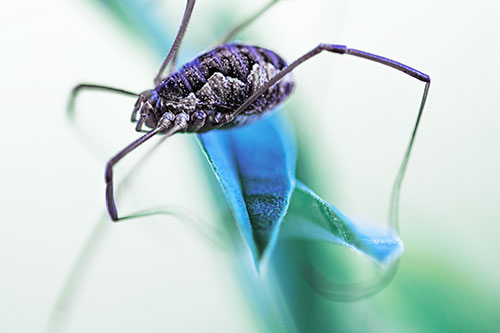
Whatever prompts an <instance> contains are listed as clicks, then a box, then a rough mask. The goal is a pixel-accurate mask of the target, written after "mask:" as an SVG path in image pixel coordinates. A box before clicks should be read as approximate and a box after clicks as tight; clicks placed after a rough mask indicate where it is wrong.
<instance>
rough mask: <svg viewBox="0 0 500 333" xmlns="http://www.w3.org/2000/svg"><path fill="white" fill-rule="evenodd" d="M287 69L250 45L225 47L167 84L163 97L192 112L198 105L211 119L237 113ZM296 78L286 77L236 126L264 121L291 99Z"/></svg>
mask: <svg viewBox="0 0 500 333" xmlns="http://www.w3.org/2000/svg"><path fill="white" fill-rule="evenodd" d="M284 67H286V62H285V61H284V60H283V59H282V58H281V57H280V56H278V55H277V54H275V53H274V52H272V51H270V50H267V49H264V48H260V47H255V46H249V45H241V44H225V45H221V46H218V47H217V48H215V49H213V50H212V51H210V52H207V53H204V54H202V55H200V56H198V57H197V58H196V59H194V60H193V61H191V62H190V63H188V64H186V65H184V66H183V67H182V68H181V69H180V70H179V71H178V72H176V73H174V74H172V75H171V76H169V77H168V78H166V79H165V80H164V87H165V89H164V90H163V91H160V95H162V97H163V98H165V99H167V100H175V101H178V102H179V103H183V104H184V105H185V106H186V107H188V108H189V109H194V108H195V104H197V105H198V108H199V105H203V107H202V110H203V111H205V112H206V113H207V115H210V114H212V113H214V112H230V111H232V110H235V109H236V108H238V106H240V105H241V104H242V103H243V102H245V101H246V100H247V99H248V97H250V96H251V95H252V94H253V93H254V92H255V91H257V89H259V88H260V87H262V86H263V85H264V84H265V83H266V82H267V81H269V79H270V78H272V77H273V76H274V75H276V73H278V72H279V71H281V70H282V69H283V68H284ZM293 86H294V82H293V79H292V76H291V75H290V74H288V75H286V76H285V77H284V78H283V79H281V80H280V81H279V82H277V83H276V84H275V85H274V86H273V87H271V88H270V89H268V90H267V92H266V93H264V94H263V95H262V96H260V97H259V98H258V99H257V100H255V101H254V102H253V103H252V104H251V105H250V106H249V107H248V108H247V109H246V110H245V111H244V112H242V113H241V114H240V115H239V116H238V117H237V118H236V119H235V120H234V121H233V122H232V126H237V125H242V124H244V123H248V122H250V121H253V120H256V119H258V118H260V115H261V114H262V113H264V112H265V111H268V110H271V109H273V108H275V107H276V106H277V105H278V104H280V103H281V102H283V101H284V100H285V99H286V98H287V97H288V95H290V93H291V91H292V89H293Z"/></svg>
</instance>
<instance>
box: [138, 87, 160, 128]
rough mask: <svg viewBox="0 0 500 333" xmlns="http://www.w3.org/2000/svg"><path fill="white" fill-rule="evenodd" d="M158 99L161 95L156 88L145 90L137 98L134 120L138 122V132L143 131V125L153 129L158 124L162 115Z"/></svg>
mask: <svg viewBox="0 0 500 333" xmlns="http://www.w3.org/2000/svg"><path fill="white" fill-rule="evenodd" d="M158 100H159V97H158V94H157V92H156V91H155V90H146V91H143V92H142V93H141V94H140V95H139V98H137V101H136V102H135V106H134V110H133V112H132V122H137V125H136V127H135V130H136V131H137V132H142V126H143V125H146V127H149V128H151V129H153V128H155V127H156V126H157V124H158V121H159V120H160V117H161V112H160V110H159V109H158V104H159V103H158ZM137 116H139V118H138V117H137Z"/></svg>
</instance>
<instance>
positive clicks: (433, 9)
mask: <svg viewBox="0 0 500 333" xmlns="http://www.w3.org/2000/svg"><path fill="white" fill-rule="evenodd" d="M264 3H265V1H260V0H259V1H255V2H252V3H250V2H245V1H229V0H224V1H215V0H205V1H202V0H200V1H199V3H198V4H197V5H196V8H195V11H194V14H193V19H192V24H191V25H190V27H189V30H188V34H187V36H186V38H187V40H189V41H190V42H189V43H186V48H185V49H184V50H183V52H182V54H181V58H182V59H184V60H189V59H190V58H192V57H193V56H195V55H196V54H197V53H199V52H201V51H202V50H204V49H208V48H210V47H211V46H212V45H214V43H215V42H216V40H217V39H218V38H219V37H220V36H221V35H222V34H223V33H224V32H225V31H226V30H227V29H228V27H230V26H231V24H233V23H236V22H238V21H239V19H241V18H243V17H245V13H248V12H250V11H253V10H254V9H256V8H258V7H259V6H260V5H262V4H264ZM157 5H160V8H161V9H159V10H158V16H159V17H164V24H165V27H166V29H169V30H170V31H175V29H176V27H177V25H178V23H179V21H180V18H181V16H182V10H183V8H184V1H180V0H179V1H175V2H174V1H160V2H157V1H145V2H144V6H145V8H152V7H153V6H157ZM153 8H156V7H153ZM499 10H500V3H498V2H496V1H480V2H478V3H475V4H474V5H472V4H469V3H465V2H456V1H455V2H452V1H441V2H433V1H420V2H418V3H412V4H410V3H405V2H400V1H373V2H365V1H325V0H317V1H302V0H283V1H282V2H281V3H279V4H278V5H276V7H274V8H273V9H272V10H270V11H269V12H268V13H267V14H266V15H265V16H263V17H262V18H261V19H260V20H259V21H258V22H256V24H254V25H253V26H252V27H251V28H249V29H248V30H246V31H245V32H244V33H243V34H242V35H241V36H240V37H239V39H240V40H242V41H245V42H248V43H253V44H256V45H260V46H264V47H267V48H270V49H273V50H275V51H276V52H277V53H278V54H280V55H282V56H283V57H284V58H285V59H287V60H288V61H291V60H293V59H295V58H297V57H298V56H300V55H301V54H303V53H304V52H306V51H307V50H309V49H310V48H312V47H313V46H315V45H316V44H317V43H319V42H330V43H337V44H346V45H348V46H351V47H354V48H357V49H361V50H364V51H369V52H372V53H376V54H380V55H383V56H386V57H389V58H392V59H395V60H398V61H400V62H403V63H405V64H408V65H410V66H412V67H415V68H417V69H419V70H421V71H423V72H425V73H428V74H429V75H430V76H431V78H432V81H433V83H432V85H431V91H430V95H429V100H428V103H427V107H426V111H425V114H424V117H423V120H422V124H421V128H420V132H419V135H418V138H417V141H416V145H415V149H414V152H413V156H412V158H411V161H410V164H409V168H408V173H407V175H406V178H405V181H404V183H403V188H402V192H401V205H400V226H401V228H400V229H401V234H402V238H403V240H404V242H405V247H406V250H405V253H404V255H403V258H402V260H401V263H400V269H399V272H398V274H397V275H396V278H395V279H394V281H393V283H392V284H391V285H389V287H388V288H386V289H385V290H384V291H382V292H381V293H380V294H378V295H377V296H375V297H373V298H369V299H366V300H363V301H360V302H355V303H335V302H331V301H328V300H325V299H322V298H321V297H318V296H317V295H316V294H315V293H314V292H313V291H312V290H311V289H310V288H309V287H308V286H306V285H305V284H304V283H303V282H301V280H300V279H296V280H293V279H291V280H290V281H289V282H290V284H285V283H284V282H285V281H281V280H278V281H273V280H272V279H274V278H279V277H280V273H281V274H285V273H286V270H285V268H283V271H282V272H278V273H276V272H274V271H272V269H278V268H277V267H278V266H273V268H272V269H271V270H270V271H269V272H267V273H265V274H264V277H263V278H262V280H264V281H265V283H261V282H258V280H259V278H258V277H257V276H256V275H255V272H254V271H252V270H249V271H245V268H247V269H248V268H249V267H251V266H250V265H249V257H248V256H249V254H248V252H246V249H244V248H242V249H240V250H239V251H240V252H236V253H234V252H233V251H235V248H237V246H236V247H235V246H228V245H227V244H225V243H224V242H222V243H223V245H220V242H217V241H213V240H212V238H209V237H208V236H207V233H206V232H204V231H203V230H205V229H203V228H206V229H208V230H209V231H208V233H209V234H210V235H211V234H216V235H217V234H218V233H219V231H220V228H221V227H222V225H221V223H220V220H221V219H223V218H224V216H223V215H222V216H221V215H220V214H219V211H218V210H217V209H214V207H216V206H218V205H219V204H220V200H221V199H220V197H218V196H214V195H212V192H211V191H210V190H209V186H210V182H212V180H213V179H210V177H209V176H207V175H206V174H205V173H204V167H205V166H204V165H203V163H202V162H201V159H200V152H199V151H198V148H197V147H196V145H195V144H194V140H193V138H192V137H189V136H179V137H173V138H172V139H171V140H169V142H168V143H167V144H165V145H164V146H162V147H161V148H160V149H159V151H158V152H156V153H155V155H154V156H152V158H151V159H150V161H149V162H148V163H147V165H145V166H144V168H143V169H142V171H141V172H140V174H139V175H138V177H137V178H136V180H135V181H133V182H131V184H129V186H128V188H127V190H126V191H124V193H123V194H124V195H123V197H122V198H121V201H120V202H119V206H120V207H123V209H124V210H125V211H134V210H136V209H140V208H145V207H150V206H152V205H153V204H164V203H168V204H169V205H172V206H175V207H181V209H184V210H187V211H190V212H193V214H194V215H196V216H197V218H196V220H197V221H198V223H200V224H201V225H203V228H202V227H200V226H199V225H196V224H194V223H193V222H192V221H190V220H187V219H176V218H173V217H170V218H169V217H167V218H165V217H161V218H158V217H157V218H151V219H147V220H142V221H140V222H130V223H123V224H119V225H111V223H109V222H108V221H107V219H106V218H105V217H104V218H102V213H103V209H104V195H103V194H104V186H103V185H104V183H103V173H104V164H105V162H106V160H107V159H108V158H109V157H110V156H112V154H113V153H115V152H116V151H117V150H118V149H120V148H121V147H122V146H124V145H125V144H127V143H128V142H130V141H131V140H132V139H133V138H134V137H135V133H134V131H133V125H131V124H130V123H129V122H128V119H129V115H130V111H131V107H132V104H133V102H134V101H133V100H130V99H128V98H124V97H119V96H112V95H105V94H90V93H88V94H85V95H82V98H81V100H80V101H79V103H78V112H79V114H81V118H79V121H80V124H82V128H83V130H84V131H85V132H84V133H86V134H87V135H88V136H89V137H90V138H91V140H92V142H93V144H94V146H95V148H96V149H94V150H91V149H88V145H86V144H84V143H82V135H75V133H74V132H75V128H73V127H71V126H70V125H69V124H68V122H67V121H66V119H65V117H64V108H65V103H66V98H67V95H68V93H69V91H70V89H71V87H72V86H73V85H74V84H76V83H78V82H83V81H87V82H96V83H103V84H109V85H113V86H118V87H123V88H126V89H131V90H134V91H142V90H144V89H149V88H150V87H151V85H152V78H153V77H154V75H155V73H156V70H157V68H158V65H159V62H160V60H159V58H158V56H157V55H156V54H154V53H153V52H152V51H151V49H150V48H149V46H148V41H141V40H140V38H138V36H137V35H136V36H134V35H130V33H128V32H126V31H125V30H124V29H123V27H121V26H120V24H119V23H118V21H117V20H116V19H114V18H113V17H112V16H111V15H110V13H109V12H107V11H106V10H105V9H104V8H103V7H102V6H101V5H100V4H99V3H98V2H93V1H90V2H88V1H55V0H50V1H46V2H43V3H41V2H36V1H25V2H2V3H1V4H0V22H2V23H1V25H2V29H0V37H1V39H0V40H1V41H2V44H3V47H2V49H3V51H2V57H1V59H2V61H1V62H0V68H1V74H2V75H1V78H0V85H1V87H0V91H1V92H2V99H1V102H0V103H1V106H2V107H1V109H2V112H3V115H4V122H5V126H4V128H3V131H2V132H1V133H2V134H1V135H2V142H3V143H2V145H1V150H2V151H1V156H2V162H3V163H2V171H3V172H2V173H1V175H2V176H1V178H0V181H1V183H0V186H1V189H2V191H1V201H0V202H1V207H2V212H3V214H2V217H1V219H0V220H1V222H0V226H1V232H0V262H1V264H2V273H1V274H0V331H3V332H36V331H44V330H45V328H46V326H47V323H48V320H49V317H50V314H51V311H52V309H53V306H54V304H55V302H56V301H57V297H58V294H59V293H60V292H61V289H62V288H63V285H64V282H65V280H66V278H67V275H68V273H69V272H70V270H71V267H72V266H73V264H74V263H75V260H76V258H77V257H78V255H79V251H80V249H81V247H82V246H83V244H84V243H85V240H86V239H87V238H88V236H89V233H90V232H91V230H92V229H93V228H94V225H95V224H96V222H98V221H101V222H102V223H101V224H102V225H103V227H102V228H103V229H101V230H100V234H101V235H102V237H101V238H100V239H101V241H100V242H99V246H97V247H96V251H95V253H94V255H93V256H91V257H89V258H90V260H89V265H87V266H85V269H84V270H83V271H82V272H80V273H81V274H79V277H80V278H81V279H80V282H79V283H78V284H77V286H78V288H76V289H75V297H73V298H71V300H72V302H70V303H68V309H67V310H68V312H67V313H66V315H64V316H63V317H64V322H65V324H64V330H63V331H69V332H80V331H82V332H88V331H99V332H107V331H123V332H125V331H129V332H135V331H142V332H144V331H151V332H156V331H168V330H171V331H248V332H254V331H262V330H265V329H276V330H278V329H287V330H293V329H296V330H302V331H332V330H333V331H334V330H338V331H372V332H401V331H404V332H442V331H465V332H471V331H479V332H485V331H491V332H494V331H498V330H500V319H499V318H498V312H499V311H498V309H499V308H500V307H499V306H500V304H499V303H500V302H499V301H498V298H499V296H500V295H499V294H500V293H499V288H498V282H499V280H500V267H499V265H498V263H497V261H498V260H496V259H495V258H496V257H497V253H498V251H499V250H500V248H499V247H500V246H499V245H498V242H497V238H498V235H499V234H500V227H499V226H498V223H497V221H498V220H499V217H500V211H499V208H498V204H497V202H498V201H499V197H500V195H499V191H498V188H499V185H500V176H499V175H498V174H497V170H499V166H500V158H499V157H498V156H497V154H496V151H495V150H494V148H495V147H498V142H499V140H500V137H499V134H498V131H497V128H498V123H499V120H500V116H499V115H498V112H497V109H498V106H499V104H500V103H499V102H500V101H499V97H498V96H500V95H499V94H498V93H497V90H498V88H499V87H500V85H499V83H498V76H499V74H500V66H498V64H497V61H498V59H499V55H500V54H499V53H500V45H499V43H498V42H497V39H498V35H499V33H500V23H498V19H497V18H498V14H497V13H498V12H499ZM165 52H166V51H165ZM294 76H295V78H296V80H297V89H296V91H295V94H294V96H293V97H292V98H291V99H290V101H289V102H288V104H287V105H286V106H285V107H284V111H285V112H287V113H288V114H289V115H290V116H292V117H293V119H294V120H295V128H296V130H297V133H298V141H299V148H300V151H299V153H300V159H299V164H298V175H299V178H301V179H302V180H304V181H305V182H306V183H307V184H309V185H310V186H311V187H312V188H314V189H315V190H316V191H317V192H318V193H320V194H321V195H322V196H323V197H324V198H325V199H327V200H328V201H329V202H330V203H332V204H334V205H335V206H337V207H338V208H339V209H341V210H342V211H344V212H345V213H346V214H347V215H349V216H350V217H352V218H353V219H354V220H356V221H359V222H360V223H384V221H385V219H386V211H387V206H388V201H389V193H390V187H391V185H392V181H393V178H394V176H395V172H396V169H397V166H398V163H399V161H400V158H401V155H402V152H403V149H404V145H405V144H406V142H407V140H408V138H409V133H410V129H411V125H412V122H413V121H414V118H415V116H416V112H417V107H418V103H419V99H420V96H421V91H422V88H423V86H422V84H421V83H419V82H417V81H416V80H413V79H411V78H408V77H405V76H404V75H402V74H401V73H397V72H395V71H393V70H389V69H387V68H384V67H382V66H378V65H376V64H373V63H368V62H366V61H363V60H360V59H348V58H347V57H339V56H333V55H322V56H320V57H318V58H317V59H316V60H314V61H311V62H310V63H308V64H307V65H304V66H303V67H302V68H301V69H299V70H297V71H296V72H295V73H294ZM80 134H82V133H80ZM145 152H146V149H144V150H143V151H142V152H139V153H138V154H136V155H135V157H134V158H131V159H130V160H131V161H127V162H128V165H127V163H124V165H123V166H122V165H120V166H119V168H118V171H117V174H120V173H121V174H125V173H126V172H125V170H127V166H128V167H130V165H132V163H133V162H134V161H137V160H139V159H140V158H141V157H140V155H141V154H144V153H145ZM194 207H195V208H194ZM225 221H227V219H225ZM99 223H100V222H99ZM227 224H228V223H227V222H226V225H227ZM226 232H227V231H226ZM315 246H319V248H315ZM322 246H323V245H314V244H302V243H301V244H297V243H294V242H289V241H283V242H282V244H280V246H279V249H278V251H277V253H276V258H277V259H278V258H283V257H282V256H283V254H287V253H288V254H290V253H294V252H293V251H296V252H299V253H298V254H297V255H301V256H304V257H307V256H308V255H309V256H310V255H311V254H312V255H315V256H317V255H318V254H323V253H324V254H325V256H324V257H322V258H319V259H320V260H321V261H322V262H323V263H324V264H325V265H330V266H333V267H332V274H336V276H337V278H338V279H339V280H342V278H343V277H344V278H345V276H343V274H345V272H342V269H341V268H339V267H336V266H337V263H341V262H344V263H345V261H346V260H347V261H349V260H357V259H354V258H353V255H352V254H351V253H349V252H348V251H347V250H344V249H341V248H339V247H336V248H335V249H330V248H322ZM286 258H289V255H288V256H286ZM298 260H299V257H298V258H297V261H298ZM285 261H286V260H285ZM339 266H340V264H339ZM286 267H288V269H292V268H293V263H291V264H289V265H288V266H286ZM340 267H343V266H340ZM238 269H241V270H243V272H240V273H238V272H237V270H238ZM245 275H247V277H246V278H247V279H243V278H242V276H245ZM347 275H348V274H347ZM281 276H283V275H281ZM256 281H257V282H256ZM259 283H261V284H259ZM278 286H279V287H278ZM252 288H260V290H258V291H255V290H253V289H252ZM265 288H270V290H267V289H265ZM252 293H254V295H258V296H259V297H261V296H262V297H264V298H260V299H258V298H259V297H254V298H252V297H251V295H249V294H252ZM280 293H281V297H282V298H280V296H279V294H280ZM266 297H267V298H266ZM256 299H257V301H256ZM270 299H272V300H273V301H270ZM273 302H274V303H273ZM287 302H288V303H287ZM283 304H293V306H290V307H286V306H285V308H283ZM259 309H260V310H259ZM259 311H260V312H262V311H271V312H269V313H266V314H262V313H260V312H259ZM262 318H264V319H262ZM265 318H267V319H265ZM273 320H275V321H276V323H275V324H276V325H275V326H273V325H274V324H273V323H272V321H273ZM283 322H284V323H285V324H283Z"/></svg>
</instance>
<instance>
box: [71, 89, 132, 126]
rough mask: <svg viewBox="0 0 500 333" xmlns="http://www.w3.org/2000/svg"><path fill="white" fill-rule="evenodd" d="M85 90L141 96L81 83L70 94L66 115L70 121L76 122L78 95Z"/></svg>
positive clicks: (123, 90)
mask: <svg viewBox="0 0 500 333" xmlns="http://www.w3.org/2000/svg"><path fill="white" fill-rule="evenodd" d="M83 90H102V91H107V92H112V93H117V94H121V95H126V96H133V97H137V96H139V94H136V93H134V92H131V91H128V90H125V89H120V88H114V87H109V86H104V85H100V84H91V83H80V84H78V85H76V86H75V87H74V88H73V89H72V90H71V93H70V95H69V99H68V104H67V106H66V115H67V117H68V118H69V119H70V120H74V118H75V101H76V98H77V97H78V95H79V94H80V93H81V92H82V91H83Z"/></svg>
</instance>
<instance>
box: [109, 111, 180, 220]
mask: <svg viewBox="0 0 500 333" xmlns="http://www.w3.org/2000/svg"><path fill="white" fill-rule="evenodd" d="M174 117H175V118H174ZM188 119H189V118H188V116H187V115H186V114H183V113H179V114H177V116H174V115H173V114H171V113H170V112H167V113H165V114H164V115H163V116H162V118H161V119H160V121H159V122H158V125H157V126H156V127H155V128H154V129H152V130H151V131H149V132H148V133H146V134H144V135H143V136H141V137H140V138H138V139H137V140H135V141H134V142H132V143H131V144H129V145H128V146H126V147H125V148H123V149H122V150H121V151H120V152H118V154H116V155H115V156H113V158H111V159H110V160H109V161H108V163H107V164H106V171H105V176H104V179H105V181H106V206H107V208H108V213H109V215H110V217H111V219H112V220H113V221H115V222H116V221H118V220H120V219H123V218H119V217H118V212H117V210H116V203H115V198H114V192H113V166H114V165H115V164H116V163H118V162H119V161H120V160H121V159H122V158H124V157H125V156H126V155H127V154H128V153H130V152H131V151H133V150H134V149H136V148H137V147H139V146H140V145H142V144H143V143H144V142H146V141H148V140H149V139H151V138H152V137H153V136H155V135H156V134H158V133H164V134H165V136H164V138H163V140H164V139H166V138H168V137H169V136H171V135H173V134H175V133H177V132H179V131H181V130H184V129H186V128H187V125H188ZM172 125H173V126H172ZM165 131H166V132H165ZM124 218H126V217H124Z"/></svg>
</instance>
